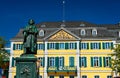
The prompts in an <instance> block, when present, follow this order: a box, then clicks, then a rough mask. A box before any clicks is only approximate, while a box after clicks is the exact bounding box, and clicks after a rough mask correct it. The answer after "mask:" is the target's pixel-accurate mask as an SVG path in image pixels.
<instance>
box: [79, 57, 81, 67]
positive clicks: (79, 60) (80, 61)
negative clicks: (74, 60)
mask: <svg viewBox="0 0 120 78" xmlns="http://www.w3.org/2000/svg"><path fill="white" fill-rule="evenodd" d="M79 67H81V57H79Z"/></svg>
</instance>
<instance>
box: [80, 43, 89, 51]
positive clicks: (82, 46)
mask: <svg viewBox="0 0 120 78" xmlns="http://www.w3.org/2000/svg"><path fill="white" fill-rule="evenodd" d="M80 46H81V49H87V48H88V47H87V43H83V42H82V43H81V45H80Z"/></svg>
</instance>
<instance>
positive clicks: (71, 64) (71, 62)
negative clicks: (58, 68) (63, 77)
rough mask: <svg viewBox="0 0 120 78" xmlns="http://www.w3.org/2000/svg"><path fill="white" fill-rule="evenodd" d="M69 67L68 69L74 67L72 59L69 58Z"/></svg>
mask: <svg viewBox="0 0 120 78" xmlns="http://www.w3.org/2000/svg"><path fill="white" fill-rule="evenodd" d="M69 62H70V63H69V65H70V67H73V66H74V57H70V58H69Z"/></svg>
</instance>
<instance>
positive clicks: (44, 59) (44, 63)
mask: <svg viewBox="0 0 120 78" xmlns="http://www.w3.org/2000/svg"><path fill="white" fill-rule="evenodd" d="M43 67H45V57H43Z"/></svg>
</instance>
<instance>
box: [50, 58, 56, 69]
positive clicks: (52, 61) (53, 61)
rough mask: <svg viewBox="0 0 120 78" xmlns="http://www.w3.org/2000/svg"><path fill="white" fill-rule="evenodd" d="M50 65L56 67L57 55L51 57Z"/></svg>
mask: <svg viewBox="0 0 120 78" xmlns="http://www.w3.org/2000/svg"><path fill="white" fill-rule="evenodd" d="M49 66H51V67H55V57H50V58H49Z"/></svg>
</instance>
